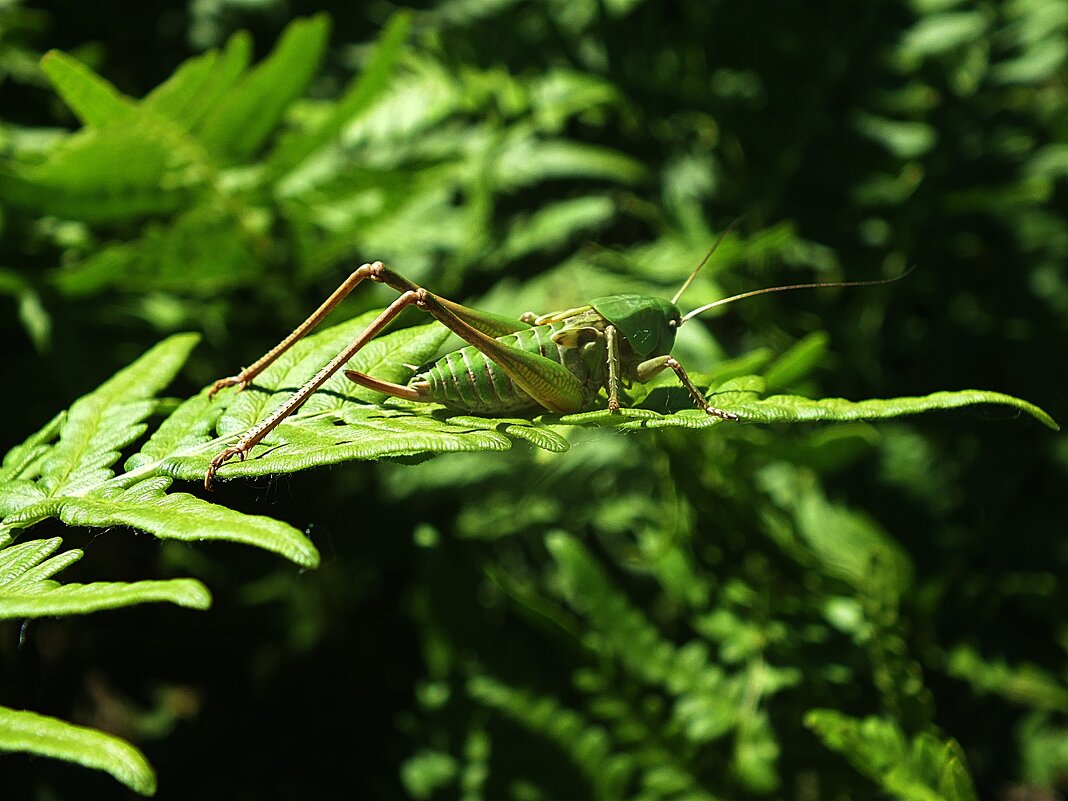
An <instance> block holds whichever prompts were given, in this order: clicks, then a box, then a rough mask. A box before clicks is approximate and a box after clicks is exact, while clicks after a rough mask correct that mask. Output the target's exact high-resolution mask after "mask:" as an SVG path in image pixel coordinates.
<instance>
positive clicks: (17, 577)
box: [0, 537, 211, 620]
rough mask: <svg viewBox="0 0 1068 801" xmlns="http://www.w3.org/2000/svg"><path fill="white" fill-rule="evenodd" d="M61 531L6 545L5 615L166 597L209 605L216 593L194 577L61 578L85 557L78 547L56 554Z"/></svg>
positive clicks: (0, 556) (0, 570) (0, 612)
mask: <svg viewBox="0 0 1068 801" xmlns="http://www.w3.org/2000/svg"><path fill="white" fill-rule="evenodd" d="M62 542H63V541H62V540H61V539H60V538H59V537H52V538H51V539H47V540H30V541H29V542H23V543H20V544H18V545H12V546H10V547H8V548H4V549H2V550H0V620H12V619H24V618H35V617H46V616H56V615H86V614H89V613H91V612H97V611H100V610H102V609H118V608H121V607H124V606H133V605H135V604H141V603H150V602H159V601H165V602H169V603H173V604H177V605H178V606H186V607H190V608H193V609H207V608H208V607H209V606H210V605H211V595H210V594H209V593H208V591H207V589H206V588H205V587H204V585H203V584H201V583H200V582H199V581H196V580H194V579H169V580H165V581H135V582H106V581H101V582H94V583H92V584H65V585H64V584H59V583H58V582H56V581H53V580H52V576H54V575H55V574H56V573H58V572H60V571H61V570H63V569H65V568H67V567H69V566H70V565H72V564H74V563H75V562H77V561H78V560H79V559H81V558H82V552H81V551H80V550H78V549H74V550H70V551H63V552H62V553H59V554H56V555H54V556H53V554H55V552H56V551H57V550H58V549H59V547H60V545H62Z"/></svg>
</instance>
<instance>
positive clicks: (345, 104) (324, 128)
mask: <svg viewBox="0 0 1068 801" xmlns="http://www.w3.org/2000/svg"><path fill="white" fill-rule="evenodd" d="M410 27H411V14H410V13H408V12H404V11H401V12H398V13H396V14H394V15H393V17H392V18H391V19H390V21H389V24H388V25H387V26H386V28H385V30H383V31H382V34H381V35H380V36H379V38H378V43H377V45H376V47H375V52H374V55H373V56H372V57H371V59H370V61H369V62H368V63H367V64H366V66H365V67H364V69H363V70H362V71H361V72H360V74H359V75H358V76H357V77H356V78H355V79H354V80H353V81H352V83H351V84H350V86H349V87H348V89H347V91H346V92H345V94H344V95H342V97H341V98H340V99H339V100H338V101H337V103H336V104H335V105H334V106H333V108H332V110H331V112H330V115H329V117H327V118H326V119H324V120H323V121H321V122H320V123H319V124H318V125H315V126H313V127H312V128H311V129H309V130H307V131H302V132H300V133H297V134H291V135H289V136H286V137H283V138H282V141H281V142H280V144H279V146H278V148H277V149H276V150H275V152H274V153H273V154H272V155H271V157H270V165H271V169H272V170H273V171H274V172H275V173H276V174H278V175H281V174H284V173H285V172H288V171H289V170H291V169H293V168H294V167H296V166H297V165H299V164H300V163H301V161H303V160H304V159H306V158H307V157H308V156H310V155H311V154H312V153H314V152H316V151H317V150H319V149H321V148H323V147H325V146H326V145H328V144H330V143H331V142H332V140H334V138H335V137H337V136H338V135H339V134H340V133H341V131H342V129H343V128H345V127H346V126H348V125H351V124H352V123H353V121H354V120H356V119H358V118H359V117H360V115H362V114H363V113H364V112H366V111H367V110H368V109H369V108H370V107H371V106H372V105H373V104H374V103H375V102H376V101H377V100H378V99H379V98H380V97H381V95H382V93H383V92H384V90H385V89H386V87H387V85H388V83H389V80H390V78H391V77H392V76H393V72H394V70H395V69H396V66H397V63H398V61H399V60H400V55H401V53H402V52H403V48H404V42H405V39H406V38H407V36H408V30H409V28H410Z"/></svg>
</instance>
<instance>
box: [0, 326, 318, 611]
mask: <svg viewBox="0 0 1068 801" xmlns="http://www.w3.org/2000/svg"><path fill="white" fill-rule="evenodd" d="M196 341H197V337H196V336H195V335H191V334H179V335H176V336H173V337H171V338H170V339H167V340H165V341H163V342H161V343H160V344H159V345H157V346H155V347H154V348H152V349H150V350H149V351H148V352H147V353H146V354H145V355H144V356H142V357H141V358H140V359H138V360H137V361H135V362H134V363H133V364H131V365H130V366H129V367H126V368H124V369H123V370H120V371H119V372H118V373H116V375H115V376H113V377H112V378H111V379H109V380H108V381H106V382H104V383H103V384H102V385H101V386H100V387H99V388H97V389H96V390H95V391H93V392H91V393H89V394H88V395H86V396H84V397H83V398H81V399H79V400H78V401H76V402H75V403H74V404H73V405H72V406H71V408H70V410H69V411H68V412H67V413H65V414H63V415H60V416H57V417H56V418H55V419H54V420H53V421H52V422H50V423H49V424H48V425H46V426H45V427H44V428H43V429H42V430H41V431H39V432H38V433H36V434H34V435H32V436H31V437H30V438H29V439H27V440H26V442H24V443H23V444H22V445H20V446H17V447H16V448H14V449H12V451H11V452H10V453H9V454H8V456H7V457H6V458H5V461H4V466H3V473H2V475H3V477H4V478H5V479H6V480H5V481H3V482H0V513H2V514H3V516H4V517H3V522H2V523H0V547H2V545H3V544H6V543H8V542H10V541H11V539H12V538H13V536H14V533H15V531H17V530H18V529H22V528H26V527H27V526H31V525H33V524H35V523H38V522H41V521H43V520H45V519H48V518H50V517H55V518H59V519H60V520H62V521H63V522H65V523H67V524H68V525H78V526H89V527H98V528H99V527H107V526H116V525H123V526H130V527H133V528H138V529H142V530H145V531H148V532H150V533H152V534H155V535H156V536H157V537H160V538H167V539H179V540H187V541H197V540H208V539H217V540H228V541H231V542H241V543H246V544H250V545H255V546H257V547H260V548H264V549H266V550H270V551H273V552H275V553H278V554H281V555H283V556H285V557H286V558H288V559H291V560H292V561H294V562H296V563H298V564H301V565H304V566H308V567H311V566H314V565H316V564H317V563H318V560H319V555H318V552H317V551H316V550H315V548H314V546H312V545H311V543H310V542H309V541H308V539H307V537H305V536H304V534H303V533H301V532H300V531H298V530H297V529H295V528H293V527H292V526H290V525H288V524H286V523H283V522H281V521H278V520H274V519H272V518H269V517H264V516H259V515H246V514H242V513H240V512H236V511H234V510H232V509H228V508H226V507H224V506H218V505H216V504H212V503H210V502H208V501H205V500H202V499H200V498H197V497H196V496H194V495H190V494H188V493H168V492H167V490H168V489H169V488H170V485H171V482H172V479H171V478H170V477H169V476H168V475H166V474H165V472H164V470H163V469H162V468H163V466H164V465H165V464H166V463H167V461H168V460H169V459H174V458H180V457H181V456H182V455H185V454H188V453H190V452H195V451H197V450H198V449H200V450H203V451H204V453H205V454H207V455H208V456H209V457H210V454H211V452H212V450H213V448H211V447H208V448H207V449H206V450H205V441H206V440H207V439H208V436H207V431H208V430H209V429H210V427H211V424H212V422H213V421H214V419H215V418H216V417H217V415H218V414H220V413H221V411H222V409H221V408H219V407H213V405H212V404H210V403H208V402H207V400H206V398H205V397H204V395H203V394H202V395H201V396H198V397H196V398H193V399H191V400H190V401H187V402H186V403H185V404H182V405H181V406H179V408H178V409H177V410H175V411H174V412H172V414H171V418H173V419H168V420H167V421H165V422H164V423H163V424H162V425H161V426H160V428H159V429H158V430H157V432H156V435H155V436H153V437H151V438H150V439H149V440H148V442H147V443H146V444H145V447H144V450H143V452H142V453H141V454H140V455H135V456H134V457H132V458H131V459H130V460H129V462H130V464H131V465H132V467H131V468H130V470H129V471H128V472H125V473H120V474H119V475H115V471H114V467H113V466H114V464H115V462H116V461H118V459H119V458H120V457H121V455H122V451H123V450H124V449H126V448H129V447H130V446H131V445H133V443H134V442H135V441H136V440H138V439H140V438H141V437H142V436H143V435H144V434H145V433H146V431H147V428H148V425H147V423H146V422H145V420H146V418H147V417H148V416H149V415H150V414H152V413H153V412H154V411H155V410H157V409H158V408H161V407H160V404H159V402H158V401H157V400H156V399H155V397H154V396H155V395H156V394H157V393H158V392H159V391H160V390H161V389H162V388H163V387H164V386H166V385H167V384H168V383H169V382H170V381H171V380H172V379H173V377H174V375H175V374H176V373H177V372H178V370H179V369H180V368H181V366H182V364H184V362H185V360H186V358H187V356H188V355H189V351H190V350H191V349H192V347H193V346H194V345H195V344H196ZM191 408H192V409H194V410H195V414H192V415H191V414H190V409H191ZM146 589H147V588H141V589H137V588H136V587H135V589H129V590H121V589H119V588H114V587H113V588H112V590H111V593H112V595H113V596H116V597H117V596H118V595H121V594H122V593H123V592H130V593H137V592H141V591H142V590H146ZM173 589H174V590H175V592H176V595H175V597H174V598H173V599H172V600H175V601H176V602H184V603H187V604H189V605H198V604H199V603H200V602H199V601H197V600H196V598H195V597H194V596H193V595H189V594H188V592H185V594H184V595H183V594H182V593H178V592H177V591H178V589H180V588H179V587H177V586H176V587H174V588H173ZM188 589H189V588H188V587H186V588H185V590H188ZM185 590H183V592H184V591H185ZM157 591H159V592H168V591H169V590H164V589H163V588H156V589H155V590H153V592H157ZM86 597H88V596H86ZM57 598H58V596H57ZM97 600H98V602H99V603H105V602H104V601H103V600H100V599H97Z"/></svg>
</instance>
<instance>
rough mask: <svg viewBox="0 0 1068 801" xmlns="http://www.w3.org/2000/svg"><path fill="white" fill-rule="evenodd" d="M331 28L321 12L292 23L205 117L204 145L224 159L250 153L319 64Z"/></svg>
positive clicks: (256, 148) (269, 131)
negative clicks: (266, 54)
mask: <svg viewBox="0 0 1068 801" xmlns="http://www.w3.org/2000/svg"><path fill="white" fill-rule="evenodd" d="M329 31H330V23H329V19H328V17H327V16H326V15H325V14H318V15H316V16H314V17H310V18H307V19H298V20H296V21H294V22H293V23H291V24H290V25H289V27H287V28H286V30H285V31H284V32H283V34H282V37H281V39H280V40H279V41H278V44H277V45H276V46H275V48H274V50H273V51H272V52H271V54H270V55H269V56H268V57H267V58H265V59H264V60H263V61H262V62H260V63H259V64H257V65H256V67H254V68H253V69H252V70H251V71H249V72H248V73H247V74H245V75H244V76H243V77H242V78H241V80H240V81H238V82H237V83H236V84H235V85H234V86H233V87H232V88H231V89H230V90H229V91H228V92H226V94H225V95H224V96H223V97H222V98H221V99H220V101H219V102H218V103H217V104H216V106H215V108H214V109H213V110H212V113H211V114H209V115H208V116H207V117H206V118H205V120H204V123H203V125H202V126H201V127H200V129H199V134H198V138H199V140H200V141H201V142H202V143H203V145H204V146H205V147H206V148H207V149H208V150H209V151H210V152H211V153H213V154H214V155H216V156H218V157H220V158H222V159H223V160H226V159H233V160H240V159H245V158H247V157H249V156H251V155H253V154H254V153H255V152H256V151H257V150H258V149H259V148H260V146H261V145H262V144H263V143H264V142H265V141H266V139H267V137H268V136H269V135H270V133H271V132H272V131H273V130H274V128H275V126H276V125H277V124H278V122H279V120H281V119H282V115H283V114H284V113H285V110H286V108H287V107H288V106H289V104H290V103H291V102H292V101H293V99H294V98H296V97H298V96H299V95H300V94H301V92H303V91H304V89H305V88H306V87H307V85H308V82H309V81H311V79H312V76H313V75H314V74H315V71H316V70H317V69H318V68H319V61H320V60H321V58H322V55H323V51H324V48H325V47H326V40H327V35H328V34H329Z"/></svg>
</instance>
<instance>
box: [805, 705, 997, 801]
mask: <svg viewBox="0 0 1068 801" xmlns="http://www.w3.org/2000/svg"><path fill="white" fill-rule="evenodd" d="M805 725H807V726H808V727H809V728H810V729H812V730H813V731H815V732H816V734H817V735H818V736H819V738H820V739H821V740H823V743H824V745H826V746H827V747H828V748H831V749H833V750H835V751H838V752H839V753H841V754H842V755H843V756H845V757H846V759H848V760H849V762H850V763H851V764H852V765H853V767H855V768H856V769H857V770H859V771H860V772H861V773H863V774H864V775H865V776H867V777H868V778H870V779H871V780H872V781H874V782H875V783H876V784H878V785H879V786H880V787H882V789H883V790H885V791H886V792H888V793H890V794H891V795H892V796H894V797H895V798H899V799H901V801H977V796H976V793H975V788H974V786H973V785H972V780H971V777H970V776H969V775H968V770H967V768H966V767H965V765H964V755H963V753H962V752H961V750H960V746H959V745H957V743H956V742H954V741H953V740H948V741H942V740H939V739H938V738H937V737H935V736H934V735H931V734H927V733H924V734H920V735H918V736H916V737H914V738H912V739H911V740H909V739H907V738H906V736H905V734H904V732H902V730H901V728H900V727H899V726H898V725H897V723H895V722H893V721H892V720H888V719H886V718H879V717H867V718H864V719H858V718H851V717H848V716H847V715H843V714H841V713H840V712H836V711H834V710H831V709H814V710H812V711H810V712H809V713H808V715H806V716H805Z"/></svg>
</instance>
